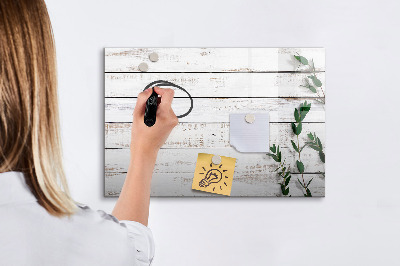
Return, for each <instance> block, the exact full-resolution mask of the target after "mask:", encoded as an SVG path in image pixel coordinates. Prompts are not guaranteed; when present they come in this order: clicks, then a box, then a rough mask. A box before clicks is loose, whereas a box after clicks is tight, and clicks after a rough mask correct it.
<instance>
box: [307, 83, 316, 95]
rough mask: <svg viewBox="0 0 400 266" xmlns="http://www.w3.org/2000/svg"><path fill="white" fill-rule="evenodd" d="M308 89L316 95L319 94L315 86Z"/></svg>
mask: <svg viewBox="0 0 400 266" xmlns="http://www.w3.org/2000/svg"><path fill="white" fill-rule="evenodd" d="M307 88H308V89H309V90H310V91H312V92H314V93H317V89H316V88H315V87H314V86H311V85H309V86H308V87H307Z"/></svg>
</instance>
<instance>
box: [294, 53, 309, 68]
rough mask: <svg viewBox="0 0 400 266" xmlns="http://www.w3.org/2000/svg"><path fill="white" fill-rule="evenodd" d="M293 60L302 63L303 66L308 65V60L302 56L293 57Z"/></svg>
mask: <svg viewBox="0 0 400 266" xmlns="http://www.w3.org/2000/svg"><path fill="white" fill-rule="evenodd" d="M294 58H296V59H297V61H299V62H300V63H302V64H303V65H306V66H307V65H308V60H307V58H305V57H304V56H301V55H295V56H294Z"/></svg>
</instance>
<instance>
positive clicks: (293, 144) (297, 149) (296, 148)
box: [290, 140, 299, 152]
mask: <svg viewBox="0 0 400 266" xmlns="http://www.w3.org/2000/svg"><path fill="white" fill-rule="evenodd" d="M290 141H291V142H292V146H293V149H294V150H295V151H297V152H299V148H298V147H297V146H296V143H294V141H293V140H290Z"/></svg>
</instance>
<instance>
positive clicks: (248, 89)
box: [105, 73, 325, 98]
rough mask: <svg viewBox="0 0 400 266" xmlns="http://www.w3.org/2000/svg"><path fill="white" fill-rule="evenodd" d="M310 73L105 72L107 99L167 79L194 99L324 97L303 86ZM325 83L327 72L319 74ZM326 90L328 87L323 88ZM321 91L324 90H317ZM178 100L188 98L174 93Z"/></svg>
mask: <svg viewBox="0 0 400 266" xmlns="http://www.w3.org/2000/svg"><path fill="white" fill-rule="evenodd" d="M309 75H310V74H307V73H128V74H126V73H106V74H105V97H137V95H138V94H139V93H140V92H141V91H143V89H144V88H145V87H146V85H147V84H149V83H151V82H153V81H156V80H168V81H171V82H173V83H175V84H177V85H179V86H182V87H183V88H185V89H186V90H187V91H188V92H189V93H190V94H191V95H192V97H213V98H218V97H317V96H318V95H319V96H320V97H323V93H322V92H321V91H319V93H318V94H315V93H313V92H311V91H310V90H309V89H307V88H304V87H301V86H300V85H304V84H305V82H304V79H305V78H307V76H309ZM316 75H317V77H318V78H319V79H320V80H321V81H322V84H325V73H317V74H316ZM323 89H324V91H325V86H324V87H323ZM318 90H321V89H320V88H318ZM175 97H187V94H186V93H184V92H183V91H181V90H178V89H176V90H175Z"/></svg>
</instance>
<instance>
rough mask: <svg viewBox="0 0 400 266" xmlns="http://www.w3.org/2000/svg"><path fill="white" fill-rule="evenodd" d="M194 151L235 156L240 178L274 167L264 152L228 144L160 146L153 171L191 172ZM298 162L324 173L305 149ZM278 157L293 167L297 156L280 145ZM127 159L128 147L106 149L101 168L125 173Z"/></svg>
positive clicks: (270, 170) (322, 167)
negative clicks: (176, 147)
mask: <svg viewBox="0 0 400 266" xmlns="http://www.w3.org/2000/svg"><path fill="white" fill-rule="evenodd" d="M198 153H210V154H218V155H221V156H228V157H233V158H237V161H236V168H235V175H238V176H240V177H246V176H247V177H249V178H250V177H251V178H258V177H262V176H265V175H268V174H270V173H271V172H272V171H273V170H274V169H275V168H276V165H277V164H276V162H275V161H274V160H272V158H270V157H269V156H267V155H265V154H264V153H240V152H238V151H236V150H235V149H234V148H232V147H227V148H218V149H217V148H209V149H161V150H160V151H159V153H158V157H157V162H156V165H155V167H154V173H193V172H194V169H195V166H196V160H197V155H198ZM301 156H302V161H303V163H304V166H305V171H306V172H307V173H318V172H325V170H324V169H325V165H324V164H323V163H321V161H320V159H319V157H318V153H317V152H316V151H314V150H312V149H310V148H306V149H304V150H303V152H302V153H301ZM282 157H283V158H284V159H286V163H287V165H291V166H293V173H296V172H297V169H295V167H294V166H295V162H296V159H298V157H297V154H296V153H295V151H294V150H293V148H282ZM129 158H130V150H129V149H106V150H105V171H106V172H126V171H127V170H128V165H129Z"/></svg>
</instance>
